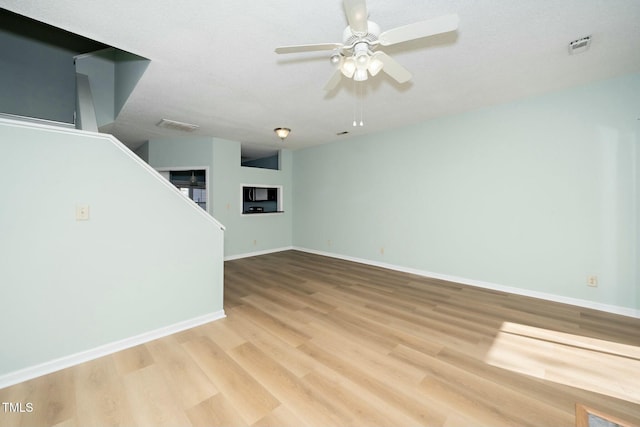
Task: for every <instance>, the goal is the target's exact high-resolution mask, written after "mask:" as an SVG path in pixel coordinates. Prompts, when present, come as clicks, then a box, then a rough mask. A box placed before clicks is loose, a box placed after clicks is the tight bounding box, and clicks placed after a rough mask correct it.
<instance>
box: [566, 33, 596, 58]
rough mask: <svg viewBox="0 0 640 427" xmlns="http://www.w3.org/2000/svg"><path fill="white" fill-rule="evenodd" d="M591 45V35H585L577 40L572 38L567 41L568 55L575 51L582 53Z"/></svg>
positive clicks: (573, 53)
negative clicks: (569, 41) (570, 40)
mask: <svg viewBox="0 0 640 427" xmlns="http://www.w3.org/2000/svg"><path fill="white" fill-rule="evenodd" d="M590 45H591V36H586V37H583V38H581V39H578V40H574V41H572V42H571V43H569V55H575V54H576V53H582V52H584V51H586V50H587V49H589V46H590Z"/></svg>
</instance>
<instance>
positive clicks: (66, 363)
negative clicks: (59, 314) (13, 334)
mask: <svg viewBox="0 0 640 427" xmlns="http://www.w3.org/2000/svg"><path fill="white" fill-rule="evenodd" d="M224 317H226V315H225V313H224V310H219V311H216V312H213V313H209V314H205V315H202V316H199V317H195V318H193V319H189V320H184V321H182V322H178V323H174V324H173V325H169V326H165V327H162V328H159V329H155V330H153V331H149V332H144V333H142V334H139V335H135V336H133V337H129V338H125V339H122V340H119V341H115V342H112V343H108V344H104V345H101V346H99V347H96V348H93V349H89V350H85V351H81V352H79V353H75V354H70V355H68V356H63V357H60V358H58V359H54V360H50V361H48V362H44V363H41V364H39V365H35V366H30V367H28V368H24V369H21V370H19V371H14V372H10V373H8V374H4V375H2V376H0V389H2V388H5V387H9V386H12V385H14V384H18V383H21V382H24V381H28V380H30V379H33V378H36V377H40V376H42V375H46V374H50V373H52V372H56V371H59V370H61V369H65V368H69V367H71V366H75V365H79V364H81V363H84V362H88V361H90V360H94V359H97V358H99V357H103V356H107V355H109V354H112V353H116V352H118V351H122V350H126V349H127V348H131V347H134V346H136V345H140V344H144V343H146V342H149V341H153V340H156V339H158V338H162V337H165V336H167V335H171V334H175V333H177V332H180V331H184V330H186V329H190V328H193V327H196V326H200V325H203V324H205V323H209V322H213V321H214V320H218V319H222V318H224Z"/></svg>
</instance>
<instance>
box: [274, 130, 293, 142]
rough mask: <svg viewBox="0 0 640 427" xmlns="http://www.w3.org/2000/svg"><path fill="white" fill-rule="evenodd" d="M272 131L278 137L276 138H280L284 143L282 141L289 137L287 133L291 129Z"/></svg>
mask: <svg viewBox="0 0 640 427" xmlns="http://www.w3.org/2000/svg"><path fill="white" fill-rule="evenodd" d="M273 131H274V132H275V133H276V135H278V138H280V139H281V140H282V141H284V139H285V138H286V137H288V136H289V133H290V132H291V129H289V128H275V129H274V130H273Z"/></svg>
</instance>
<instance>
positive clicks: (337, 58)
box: [329, 53, 342, 65]
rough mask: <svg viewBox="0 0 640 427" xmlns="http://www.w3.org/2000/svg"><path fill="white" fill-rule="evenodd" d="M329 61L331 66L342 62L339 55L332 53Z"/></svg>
mask: <svg viewBox="0 0 640 427" xmlns="http://www.w3.org/2000/svg"><path fill="white" fill-rule="evenodd" d="M329 61H330V62H331V63H332V64H333V65H338V64H340V62H341V61H342V55H340V54H339V53H334V54H333V55H331V58H329Z"/></svg>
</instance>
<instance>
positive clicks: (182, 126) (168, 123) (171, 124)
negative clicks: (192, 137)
mask: <svg viewBox="0 0 640 427" xmlns="http://www.w3.org/2000/svg"><path fill="white" fill-rule="evenodd" d="M156 126H158V127H161V128H165V129H174V130H180V131H183V132H193V131H194V130H196V129H198V128H199V127H200V126H198V125H192V124H190V123H183V122H176V121H175V120H168V119H162V120H160V121H159V122H158V124H157V125H156Z"/></svg>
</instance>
